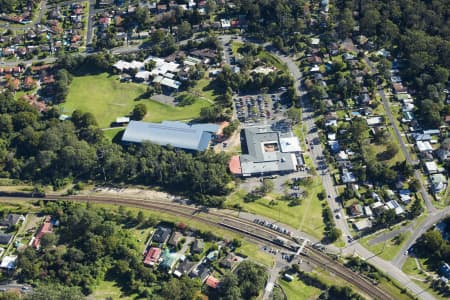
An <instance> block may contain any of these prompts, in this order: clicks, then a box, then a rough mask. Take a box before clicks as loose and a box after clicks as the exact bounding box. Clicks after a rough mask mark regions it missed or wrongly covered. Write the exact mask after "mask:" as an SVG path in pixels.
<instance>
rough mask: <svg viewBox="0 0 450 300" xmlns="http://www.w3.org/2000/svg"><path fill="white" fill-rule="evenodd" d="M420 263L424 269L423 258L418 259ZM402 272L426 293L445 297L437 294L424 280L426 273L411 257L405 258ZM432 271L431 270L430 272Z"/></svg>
mask: <svg viewBox="0 0 450 300" xmlns="http://www.w3.org/2000/svg"><path fill="white" fill-rule="evenodd" d="M419 261H420V264H421V265H422V267H423V268H424V269H426V264H425V259H419ZM402 270H403V272H404V273H405V274H407V275H409V276H410V277H411V280H412V281H413V282H415V283H416V284H417V285H419V286H420V287H421V288H423V289H425V290H426V291H427V292H428V293H430V294H431V295H433V297H435V298H436V299H446V298H445V297H443V296H442V295H440V294H438V293H437V292H436V291H435V290H434V289H432V288H431V286H430V284H429V283H428V282H426V281H424V280H426V274H425V273H423V272H422V271H421V270H420V269H419V268H418V267H417V264H416V261H415V259H414V258H412V257H408V258H407V259H406V262H405V264H404V265H403V268H402ZM430 273H432V272H430Z"/></svg>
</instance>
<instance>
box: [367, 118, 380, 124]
mask: <svg viewBox="0 0 450 300" xmlns="http://www.w3.org/2000/svg"><path fill="white" fill-rule="evenodd" d="M366 121H367V125H368V126H377V125H381V124H383V117H370V118H367V119H366Z"/></svg>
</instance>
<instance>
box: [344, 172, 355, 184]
mask: <svg viewBox="0 0 450 300" xmlns="http://www.w3.org/2000/svg"><path fill="white" fill-rule="evenodd" d="M341 181H342V183H354V182H356V177H355V175H354V174H353V172H351V171H349V170H348V169H342V173H341Z"/></svg>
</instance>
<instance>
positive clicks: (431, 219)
mask: <svg viewBox="0 0 450 300" xmlns="http://www.w3.org/2000/svg"><path fill="white" fill-rule="evenodd" d="M447 216H450V206H447V207H446V208H445V209H442V210H440V211H438V212H434V213H432V214H430V215H429V216H428V218H427V219H426V220H425V221H424V222H423V223H422V224H420V225H419V226H418V227H417V228H416V229H415V230H414V231H413V233H412V234H411V237H410V239H409V240H408V242H407V243H405V245H404V246H403V247H402V249H401V250H400V251H399V253H398V254H397V256H396V257H395V258H394V259H393V260H392V264H393V265H395V266H397V267H398V268H401V267H402V266H403V264H404V263H405V261H406V259H407V257H408V256H407V255H404V254H405V252H406V251H408V249H409V248H410V247H411V246H412V245H414V243H415V242H416V240H417V239H418V238H419V237H420V236H421V235H422V234H424V233H425V232H426V231H427V230H428V229H430V228H431V227H433V225H434V224H436V223H438V222H439V221H440V220H442V219H444V218H445V217H447Z"/></svg>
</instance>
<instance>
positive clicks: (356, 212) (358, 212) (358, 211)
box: [349, 204, 363, 217]
mask: <svg viewBox="0 0 450 300" xmlns="http://www.w3.org/2000/svg"><path fill="white" fill-rule="evenodd" d="M349 211H350V215H351V216H352V217H360V216H362V215H363V209H362V206H361V205H360V204H353V205H351V206H350V207H349Z"/></svg>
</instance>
